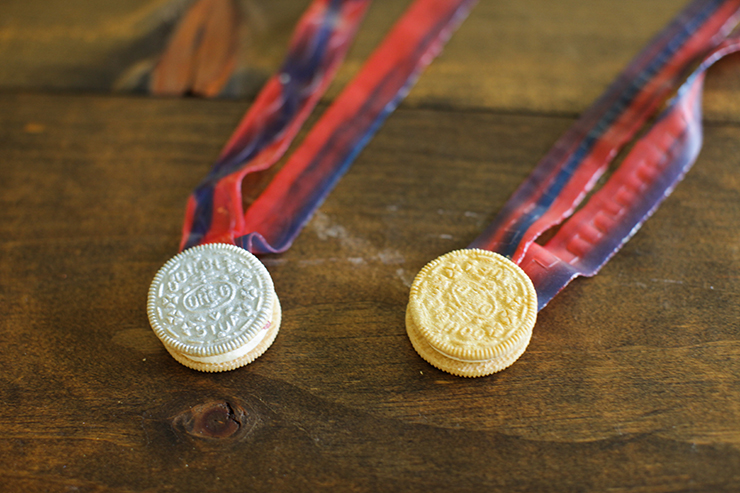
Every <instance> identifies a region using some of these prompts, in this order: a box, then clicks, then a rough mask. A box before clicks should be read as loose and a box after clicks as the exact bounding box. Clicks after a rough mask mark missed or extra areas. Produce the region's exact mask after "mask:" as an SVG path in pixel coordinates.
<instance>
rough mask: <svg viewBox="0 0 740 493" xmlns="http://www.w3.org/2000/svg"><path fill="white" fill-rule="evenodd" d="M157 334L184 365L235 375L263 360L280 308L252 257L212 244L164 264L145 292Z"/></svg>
mask: <svg viewBox="0 0 740 493" xmlns="http://www.w3.org/2000/svg"><path fill="white" fill-rule="evenodd" d="M147 311H148V314H149V322H150V324H151V326H152V329H153V330H154V332H155V334H156V335H157V337H159V339H160V340H161V341H162V343H163V344H164V346H165V348H166V349H167V351H168V352H169V353H170V354H171V355H172V356H173V357H174V358H175V359H176V360H177V361H179V362H180V363H182V364H183V365H185V366H187V367H189V368H193V369H195V370H200V371H208V372H218V371H226V370H233V369H235V368H239V367H240V366H244V365H246V364H248V363H251V362H252V361H254V360H255V359H256V358H257V357H259V356H260V355H262V353H264V352H265V351H266V350H267V348H269V347H270V345H271V344H272V342H273V341H274V340H275V337H276V336H277V333H278V330H279V328H280V318H281V311H280V303H279V301H278V298H277V295H276V294H275V289H274V287H273V283H272V279H271V278H270V274H269V273H268V272H267V269H265V267H264V265H262V263H261V262H260V261H259V260H257V258H256V257H255V256H254V255H252V254H251V253H249V252H247V251H246V250H243V249H241V248H238V247H236V246H234V245H227V244H221V243H211V244H207V245H202V246H198V247H194V248H190V249H188V250H185V251H184V252H182V253H180V254H179V255H177V256H175V257H174V258H172V259H171V260H170V261H169V262H167V263H166V264H165V265H164V266H163V267H162V268H161V269H160V270H159V272H158V273H157V275H156V276H155V277H154V280H153V281H152V285H151V287H150V289H149V298H148V305H147Z"/></svg>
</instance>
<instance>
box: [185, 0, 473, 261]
mask: <svg viewBox="0 0 740 493" xmlns="http://www.w3.org/2000/svg"><path fill="white" fill-rule="evenodd" d="M368 3H369V2H368V1H361V0H344V1H338V0H335V1H332V2H331V3H328V4H327V2H325V1H319V2H316V3H315V4H314V6H312V8H311V9H310V10H309V12H308V13H307V14H306V15H305V16H304V18H303V19H302V20H301V23H300V24H299V27H298V30H297V34H296V36H295V38H294V42H293V43H292V45H291V52H290V55H289V56H288V59H287V61H286V62H285V64H284V65H283V69H282V70H281V72H280V73H279V74H278V75H276V76H275V77H273V78H272V79H271V80H270V81H269V82H268V84H267V86H266V87H265V89H263V91H262V92H261V93H260V95H259V97H258V98H257V100H256V101H255V104H254V105H253V106H252V108H251V109H250V111H249V113H247V115H246V117H245V118H244V121H243V122H242V124H241V125H240V126H239V128H238V129H237V131H236V133H235V134H234V136H233V137H232V138H231V140H230V141H229V143H228V144H227V146H226V148H225V149H224V151H223V152H222V154H221V157H220V158H219V160H218V162H217V163H216V164H215V165H214V167H213V169H212V170H211V172H210V173H209V174H208V176H207V177H206V178H205V179H204V180H203V182H202V183H201V184H200V185H199V186H198V188H197V189H196V190H195V191H194V192H193V194H192V195H191V197H190V200H189V202H188V207H187V212H186V219H185V226H184V228H183V240H182V243H181V248H183V249H184V248H189V247H191V246H194V245H197V244H203V243H212V242H224V243H234V244H236V245H237V246H240V247H242V248H245V249H246V250H248V251H250V252H252V253H258V254H259V253H276V252H282V251H284V250H286V249H287V248H288V247H289V246H290V245H291V244H292V242H293V240H294V239H295V238H296V236H297V235H298V233H299V232H300V230H301V229H302V228H303V226H304V225H305V224H306V223H307V222H308V220H309V219H310V217H311V215H312V214H313V212H314V211H315V210H316V209H317V208H318V207H319V206H320V205H321V203H322V202H323V200H324V199H325V198H326V196H327V195H328V194H329V192H330V191H331V189H332V188H333V187H334V186H335V185H336V183H337V182H338V180H339V178H340V177H341V176H342V175H343V174H344V173H345V172H346V171H347V169H348V168H349V166H350V164H351V163H352V161H353V160H354V158H355V156H356V155H357V154H358V153H359V152H360V150H361V149H362V148H363V147H364V146H365V144H366V143H367V142H368V141H369V140H370V138H371V137H372V136H373V134H374V133H375V131H376V130H377V129H378V128H379V126H380V125H381V124H382V122H383V121H384V120H385V118H386V117H387V116H388V115H389V114H390V113H391V112H392V111H393V110H394V109H395V108H396V107H397V106H398V104H399V103H400V102H401V100H402V99H403V98H404V97H405V96H406V94H407V93H408V91H409V90H410V88H411V86H412V85H413V84H414V82H415V81H416V79H417V78H418V76H419V75H420V73H421V71H422V70H423V69H424V68H425V67H426V66H427V65H428V64H429V63H431V61H432V60H433V59H434V57H435V56H436V55H437V54H438V53H439V52H440V51H441V49H442V46H443V45H444V43H445V42H446V41H447V39H449V37H450V36H451V34H452V32H453V30H454V28H455V27H456V26H457V25H459V23H460V22H462V20H463V19H464V18H465V16H466V15H467V13H468V12H469V10H470V8H471V7H472V6H473V4H474V3H475V1H474V0H416V1H415V2H414V3H413V4H412V5H411V7H409V9H408V10H407V11H406V12H405V13H404V15H403V17H402V18H401V19H400V20H399V21H398V22H397V23H396V24H395V26H394V27H393V29H392V31H391V32H390V33H389V34H388V35H387V36H386V38H385V39H384V40H383V42H382V43H381V45H380V46H379V47H378V48H376V49H375V51H374V52H373V54H372V55H371V56H370V58H369V59H368V61H367V62H366V63H365V64H364V65H363V67H362V68H361V70H360V72H359V73H358V75H357V76H356V77H354V79H353V80H352V81H351V82H350V83H349V84H348V86H347V87H346V88H345V89H344V90H343V91H342V93H341V94H340V95H339V97H338V98H337V99H336V101H334V103H333V104H332V105H331V106H330V107H329V108H328V109H327V111H326V112H325V114H324V115H323V116H322V117H321V118H320V119H319V121H318V122H317V123H316V124H315V125H314V127H313V128H312V130H311V131H310V133H309V134H308V135H307V137H306V139H305V140H304V142H303V143H302V144H301V145H300V146H299V147H298V148H297V149H296V151H295V152H294V153H293V154H292V156H291V157H290V158H289V159H288V161H287V162H286V164H285V165H284V166H283V168H282V169H281V170H280V172H279V173H278V174H277V175H276V176H275V177H274V178H273V180H272V181H271V182H270V184H269V185H268V187H267V188H266V189H265V191H264V192H262V193H261V194H260V196H259V197H258V198H257V199H256V200H255V201H254V202H253V203H252V204H251V205H250V206H249V207H248V208H247V210H246V212H244V210H243V205H242V189H241V186H242V180H243V179H244V177H245V176H246V175H247V174H248V173H253V172H256V171H261V170H264V169H266V168H268V167H270V166H272V165H273V164H274V163H275V162H276V161H277V160H278V159H280V157H281V156H282V155H283V154H284V152H285V151H286V149H287V147H288V145H289V144H290V142H291V141H292V139H293V137H294V136H295V135H296V133H297V132H298V130H299V128H300V126H301V125H302V123H303V122H304V121H305V118H306V117H307V115H308V113H309V112H310V111H311V109H312V108H313V106H314V105H315V104H316V102H317V101H318V99H319V97H320V95H321V94H322V93H323V90H324V89H325V88H326V86H327V85H328V82H329V80H330V78H331V77H332V76H333V74H334V72H335V71H336V67H337V64H338V63H339V61H340V60H341V58H342V57H343V56H344V54H345V53H346V50H347V46H348V44H349V41H350V40H351V36H352V35H353V34H354V32H355V31H356V28H357V23H358V22H359V19H360V17H361V16H362V13H363V12H364V11H365V9H366V7H367V4H368ZM317 26H319V27H317Z"/></svg>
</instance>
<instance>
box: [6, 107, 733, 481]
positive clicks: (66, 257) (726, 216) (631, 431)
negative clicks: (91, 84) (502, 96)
mask: <svg viewBox="0 0 740 493" xmlns="http://www.w3.org/2000/svg"><path fill="white" fill-rule="evenodd" d="M244 107H245V105H244V104H234V103H227V102H217V101H216V102H207V101H197V100H163V101H151V100H145V99H130V98H110V97H81V96H42V95H4V96H0V115H2V116H0V128H2V129H3V134H2V142H3V145H2V146H1V147H0V163H3V164H2V166H1V167H0V170H2V180H1V181H0V183H2V193H0V200H1V201H2V203H1V204H0V205H1V207H0V211H1V212H0V234H1V237H2V238H3V241H2V243H0V251H1V252H2V253H1V254H0V290H1V291H0V293H2V298H3V303H2V312H3V316H2V318H0V320H1V322H0V323H1V324H2V325H1V327H2V329H1V330H0V338H1V339H0V343H1V344H2V347H3V348H4V351H3V352H2V353H1V354H0V363H1V364H2V368H3V373H2V378H1V380H0V401H1V402H2V403H3V406H2V407H1V408H0V434H1V435H0V459H2V460H0V477H2V480H3V482H4V484H5V485H6V487H7V488H8V491H27V490H41V489H46V490H49V491H66V490H67V489H68V488H73V487H74V488H79V489H80V490H83V491H147V490H151V491H154V490H170V489H171V490H174V491H212V490H217V489H218V490H222V489H227V490H228V489H236V490H240V489H243V488H245V487H249V488H251V487H254V488H255V489H264V490H289V491H293V490H295V491H298V490H301V491H305V490H306V489H310V490H343V491H347V490H357V491H376V490H389V489H404V490H409V491H421V490H425V491H442V490H445V489H453V490H456V491H473V490H480V489H488V490H501V491H504V490H505V491H532V490H554V491H573V490H574V489H575V490H582V491H586V490H590V491H603V490H606V489H608V488H614V489H621V490H625V491H677V490H682V489H684V488H685V487H687V486H688V485H690V486H691V488H693V489H694V490H695V491H732V490H734V489H736V488H737V486H738V484H739V483H740V477H739V476H738V471H740V427H739V426H738V422H740V419H739V418H740V404H739V403H740V372H738V368H740V366H739V365H738V360H739V359H740V337H739V336H738V333H737V321H738V315H739V314H740V308H739V307H740V304H739V303H738V297H739V295H740V293H738V277H739V274H740V256H738V250H737V245H738V239H739V238H738V232H737V228H736V224H737V222H738V219H740V207H739V206H738V204H740V200H738V199H739V198H740V197H738V195H739V193H740V192H739V190H740V187H739V186H738V180H737V164H738V162H737V161H738V157H737V156H740V149H739V148H738V147H740V144H738V142H740V129H738V128H737V127H735V126H733V125H718V124H717V125H710V126H709V127H708V128H707V132H706V133H707V135H706V139H707V142H706V146H705V151H704V152H703V154H702V155H701V157H700V159H699V162H698V163H697V165H696V168H695V169H694V170H693V171H692V172H691V173H690V174H689V176H688V178H687V179H686V180H685V182H684V183H682V184H681V186H680V187H679V188H678V189H677V190H676V192H675V194H674V195H673V196H672V197H671V198H670V199H669V200H668V201H667V202H666V203H665V204H664V206H663V207H662V208H661V209H660V210H659V211H658V213H657V214H656V215H655V217H653V218H652V219H651V220H650V221H648V223H646V225H645V227H644V228H643V229H642V230H641V231H640V233H638V235H637V236H636V237H635V238H634V239H633V240H632V241H631V242H630V243H629V244H628V245H627V246H626V247H625V248H624V249H623V251H622V252H621V253H620V254H619V255H617V256H616V257H615V258H614V259H613V260H612V261H611V262H610V263H609V264H608V265H607V267H606V268H605V269H604V270H603V272H602V273H601V274H599V276H597V277H595V278H593V279H589V280H579V281H576V282H574V283H573V284H572V285H571V286H570V287H569V288H568V289H567V290H566V291H565V292H563V293H562V294H561V295H560V296H558V297H557V298H556V299H555V300H554V301H553V302H552V303H551V304H550V306H548V307H547V308H546V309H545V310H544V311H543V312H542V313H541V314H540V319H539V321H538V324H537V327H536V328H535V334H534V338H533V340H532V343H531V345H530V348H529V349H528V351H527V352H526V353H525V355H524V356H523V357H522V359H521V360H520V361H519V362H518V363H516V364H515V365H514V366H513V367H512V368H510V369H509V370H506V371H505V372H503V373H500V374H497V375H494V376H492V377H490V378H484V379H477V380H465V379H459V378H456V377H453V376H451V375H447V374H444V373H441V372H439V371H437V370H435V369H434V368H432V367H430V366H429V365H427V364H426V363H424V362H423V361H422V360H421V359H420V358H419V357H418V356H417V355H416V354H415V353H414V351H413V349H412V348H411V345H410V344H409V342H408V340H407V338H406V335H405V331H404V325H403V314H404V308H405V303H406V301H407V296H408V285H409V282H410V280H411V279H412V277H413V275H414V274H415V273H416V271H417V270H418V269H419V268H421V267H422V266H423V265H424V263H426V262H427V261H428V260H429V259H431V258H434V257H435V256H437V255H439V254H441V253H444V252H446V251H449V250H451V249H454V248H461V247H463V246H465V245H466V244H467V243H468V242H470V241H471V240H472V239H473V238H474V236H475V235H476V234H477V232H478V231H480V229H481V227H482V226H483V225H484V224H485V223H486V222H487V221H488V220H490V218H491V217H492V215H493V214H494V212H495V211H496V210H497V209H498V208H499V207H500V206H501V205H502V204H503V202H504V201H505V200H506V198H507V196H508V195H509V194H510V193H511V192H512V191H513V189H514V188H515V187H516V185H517V184H518V183H519V181H520V180H521V179H522V178H523V177H524V176H525V175H526V174H527V172H528V170H529V169H530V168H531V167H532V166H533V163H535V162H536V160H537V158H538V157H539V156H541V155H542V154H543V153H544V152H545V151H546V149H547V147H548V146H549V145H550V144H551V143H552V142H553V141H554V140H555V139H556V138H557V136H558V135H560V133H561V132H562V131H563V130H564V129H565V128H566V127H567V126H568V125H569V124H570V123H571V122H572V119H570V118H567V117H561V116H531V115H530V116H527V115H512V114H498V113H490V112H471V111H447V112H441V111H440V110H425V109H413V108H407V109H402V110H400V111H399V112H398V113H396V114H394V115H393V116H392V117H391V118H390V119H389V121H388V123H387V124H386V125H385V126H384V127H383V128H382V129H381V131H380V132H379V134H378V136H377V137H376V139H375V140H374V141H373V142H372V143H371V144H370V145H369V147H368V148H367V149H366V151H365V152H363V153H362V154H361V155H360V157H359V158H358V161H357V162H356V164H355V166H354V167H353V168H352V170H351V171H350V172H349V173H348V175H347V176H346V177H345V178H344V179H343V181H342V182H341V183H340V185H339V186H338V187H337V189H336V190H335V192H334V193H333V194H332V195H331V196H330V197H329V199H328V200H327V201H326V203H325V204H324V206H322V208H321V210H320V212H319V213H318V214H317V215H316V216H315V217H314V218H313V220H312V221H311V223H310V224H309V225H308V227H307V228H306V230H304V232H303V234H302V235H301V236H300V237H299V239H298V241H297V242H296V244H295V245H294V247H293V248H292V249H291V250H290V251H288V252H287V253H285V254H283V255H278V256H268V257H265V258H264V261H265V263H266V265H267V266H268V269H269V270H270V272H271V274H272V275H273V277H274V279H275V285H276V289H277V291H278V292H279V296H280V298H281V300H283V313H284V324H283V327H282V330H281V333H280V335H279V336H278V339H277V341H276V343H275V344H274V346H273V347H272V348H271V349H270V350H269V351H268V352H267V353H266V354H265V355H263V356H262V357H261V358H260V359H259V360H258V361H256V362H255V363H253V364H251V365H249V366H248V367H245V368H243V369H241V370H238V371H234V372H228V373H224V374H216V375H211V374H201V373H198V372H194V371H191V370H188V369H187V368H184V367H182V366H180V365H179V364H177V363H176V362H175V361H174V360H172V358H171V357H169V356H168V355H167V353H166V352H165V350H164V349H163V348H162V347H161V345H160V344H159V342H158V341H157V340H156V338H155V337H154V335H153V334H152V333H151V331H150V329H149V328H148V323H147V320H146V313H145V307H144V300H145V298H146V291H147V288H148V284H149V282H150V280H151V278H152V276H153V275H154V273H155V272H156V270H157V269H158V268H159V266H160V265H161V264H162V263H164V261H166V260H167V259H168V258H169V257H170V256H171V255H172V254H174V253H175V251H176V248H177V243H178V240H179V227H180V221H181V217H182V207H183V203H184V199H185V197H186V196H187V194H188V191H189V188H190V187H191V186H192V185H193V184H194V183H196V182H197V181H198V179H199V177H200V176H201V175H202V173H203V172H204V170H205V169H206V168H207V167H208V163H209V162H210V161H212V160H213V159H214V157H215V156H216V154H217V152H218V150H219V147H220V145H221V143H222V140H223V138H224V135H227V134H228V131H229V129H230V128H231V127H232V126H233V125H234V124H235V123H236V121H237V120H238V118H239V116H240V114H241V112H242V111H243V110H244ZM214 413H215V414H214ZM198 423H199V424H198ZM209 426H210V428H209ZM235 427H237V428H238V429H237V430H235V429H234V428H235ZM204 430H205V431H204ZM209 430H210V431H209ZM214 430H215V431H214ZM211 432H213V433H211ZM214 434H215V435H219V434H220V435H223V436H224V437H223V438H213V437H212V436H211V435H214Z"/></svg>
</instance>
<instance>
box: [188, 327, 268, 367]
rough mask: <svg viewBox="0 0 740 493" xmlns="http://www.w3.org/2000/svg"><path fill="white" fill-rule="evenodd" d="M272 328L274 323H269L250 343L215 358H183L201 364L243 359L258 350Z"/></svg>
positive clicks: (190, 356) (189, 355)
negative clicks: (253, 350) (252, 351)
mask: <svg viewBox="0 0 740 493" xmlns="http://www.w3.org/2000/svg"><path fill="white" fill-rule="evenodd" d="M271 326H272V322H270V323H268V324H267V325H265V328H264V329H262V330H260V331H259V332H258V333H257V334H256V335H255V336H254V337H253V338H252V339H251V340H250V341H249V342H248V343H246V344H244V345H243V346H241V347H238V348H236V349H234V350H233V351H229V352H228V353H223V354H217V355H215V356H193V355H191V354H183V356H185V357H186V358H188V359H191V360H193V361H197V362H199V363H224V362H227V361H233V360H235V359H237V358H241V357H242V356H244V355H245V354H247V353H248V352H249V351H251V350H252V349H254V348H256V347H257V346H258V345H259V343H260V342H262V341H263V340H264V339H265V336H267V332H268V331H269V329H270V327H271Z"/></svg>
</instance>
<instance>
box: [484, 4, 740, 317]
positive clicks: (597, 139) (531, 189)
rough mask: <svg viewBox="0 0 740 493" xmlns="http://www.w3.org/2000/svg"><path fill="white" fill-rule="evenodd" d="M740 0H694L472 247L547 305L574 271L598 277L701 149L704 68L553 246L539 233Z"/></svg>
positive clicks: (583, 188)
mask: <svg viewBox="0 0 740 493" xmlns="http://www.w3.org/2000/svg"><path fill="white" fill-rule="evenodd" d="M739 8H740V1H737V0H732V1H706V0H699V1H694V2H693V3H691V4H690V5H689V6H688V7H687V8H686V9H685V10H684V11H683V12H681V13H680V14H679V16H678V17H677V18H676V19H675V20H674V21H673V22H672V23H670V24H669V25H668V27H666V28H665V29H664V30H663V31H662V32H661V33H660V34H658V36H657V37H656V38H655V39H654V40H653V41H652V42H651V43H650V44H649V45H648V47H647V48H646V49H644V50H643V51H642V52H641V53H640V54H639V55H638V56H637V57H636V58H635V60H634V61H633V62H632V63H631V64H630V65H629V66H628V67H627V68H626V69H625V70H624V71H623V72H622V74H620V76H619V77H618V78H617V79H616V81H615V82H614V83H613V84H612V85H611V86H610V87H609V88H608V89H607V91H606V92H605V93H604V95H603V96H601V97H600V98H599V99H598V100H597V101H596V102H595V103H594V104H593V106H592V107H591V108H589V110H587V111H586V112H585V113H584V115H583V116H582V117H581V118H580V119H579V120H578V121H577V122H576V123H575V124H574V126H573V127H572V128H571V129H570V130H569V131H568V132H567V133H566V134H565V135H564V136H563V137H562V138H561V139H560V140H559V141H558V142H557V143H556V144H555V146H554V147H553V148H552V150H551V151H550V152H549V153H548V154H547V155H546V156H545V157H544V158H543V159H542V161H540V163H539V164H538V165H537V167H536V168H535V170H534V171H533V173H532V174H531V175H530V177H529V178H528V179H527V180H526V181H525V182H524V184H523V185H522V186H521V187H520V188H519V189H518V190H517V191H516V192H515V194H514V195H513V196H512V198H511V199H510V200H509V201H508V202H507V204H506V205H505V206H504V208H503V210H502V212H501V213H500V214H499V215H498V217H497V218H496V219H495V220H494V222H493V223H492V224H491V225H490V226H489V227H488V228H487V230H486V231H485V232H484V233H483V234H481V236H479V237H478V238H477V239H476V240H475V241H474V242H473V243H472V244H471V245H470V248H484V249H489V250H493V251H497V252H498V253H501V254H502V255H506V256H508V257H510V258H511V259H512V260H513V261H514V262H516V263H517V264H519V265H520V266H521V267H522V268H523V269H524V271H525V272H526V273H527V274H528V275H529V276H530V278H532V280H533V283H534V285H535V289H536V290H537V295H538V301H539V307H540V309H541V308H543V307H544V306H545V305H546V304H547V303H548V302H549V301H550V300H551V299H552V298H553V297H554V296H555V295H556V294H557V293H558V292H559V291H560V290H561V289H562V288H563V287H565V285H566V284H567V283H568V282H570V280H571V279H573V278H575V277H577V276H579V275H582V276H592V275H594V274H596V272H598V270H599V268H600V267H601V266H602V265H603V264H604V263H605V262H606V261H607V260H608V259H609V258H610V257H611V256H612V255H613V254H614V253H615V252H616V251H617V250H618V249H619V248H620V247H621V245H622V244H624V242H626V241H627V240H628V239H629V238H630V237H631V236H632V235H633V234H634V233H635V231H636V230H637V229H638V228H639V227H640V225H641V224H642V223H643V222H644V221H645V220H646V219H647V217H649V215H650V214H651V213H652V211H653V210H654V209H655V208H656V207H657V205H658V204H659V203H660V202H661V201H662V200H663V198H665V197H666V196H667V195H668V194H669V193H670V191H671V190H672V189H673V187H674V186H675V185H676V183H677V182H678V181H679V180H680V179H681V178H682V177H683V175H684V174H685V173H686V171H687V170H688V168H690V166H691V165H692V164H693V162H694V161H695V159H696V156H697V155H698V152H699V149H700V148H701V135H702V133H701V104H700V103H701V90H702V82H703V73H704V70H706V68H707V67H708V66H709V65H711V63H713V61H714V60H715V59H716V57H717V56H718V53H724V52H726V51H727V50H728V49H731V48H729V47H728V46H733V42H730V41H727V42H726V43H724V44H722V45H721V46H723V48H722V49H720V51H714V52H712V54H711V55H709V57H708V58H707V59H706V60H705V61H704V63H702V64H701V65H700V67H699V69H697V71H696V72H695V73H694V74H693V75H692V76H691V77H690V78H689V80H688V81H687V82H686V83H685V84H684V85H683V86H682V87H681V88H680V90H679V92H678V95H677V97H676V98H674V99H673V100H672V102H671V104H670V105H669V106H668V108H667V109H666V110H664V111H663V112H662V113H661V115H660V116H659V117H658V119H657V121H656V123H655V124H654V125H653V126H652V127H651V129H650V130H649V132H648V133H647V134H646V135H645V136H643V137H642V138H641V139H640V140H639V141H638V142H637V144H636V145H635V147H634V148H633V150H632V151H631V152H630V154H628V156H627V157H626V159H625V160H624V162H623V163H622V165H621V166H620V168H619V169H618V170H617V171H616V172H615V173H614V175H613V176H612V177H611V178H610V179H609V181H608V182H607V183H606V184H605V185H604V187H602V189H601V190H599V191H598V192H597V193H596V194H594V196H593V197H592V198H591V199H590V200H589V202H588V203H587V205H586V206H585V207H584V208H583V209H581V210H580V211H579V212H578V213H577V214H575V215H574V216H573V217H572V218H571V219H570V220H568V222H566V223H565V224H564V225H563V226H562V227H561V228H560V230H559V231H558V233H557V234H556V235H555V236H554V237H553V238H552V240H550V241H549V242H548V243H547V244H546V245H545V246H544V247H543V246H540V245H538V244H537V243H535V240H536V239H537V237H539V236H540V235H541V234H542V233H543V232H545V231H546V230H548V229H549V228H551V227H553V226H556V225H558V224H560V223H561V222H562V221H563V220H564V219H565V218H567V217H569V216H570V215H571V214H573V211H574V210H575V208H576V207H577V206H578V205H579V204H580V203H581V201H582V200H583V199H584V198H585V196H586V195H587V194H588V192H590V191H591V189H592V188H593V187H594V185H595V183H596V181H597V180H598V178H600V177H601V176H602V174H603V173H604V172H605V171H606V170H607V168H608V166H609V163H610V162H611V161H612V159H613V158H614V156H616V154H617V152H618V151H619V150H620V149H621V148H622V147H623V146H624V145H625V144H627V143H628V142H629V141H630V140H631V139H632V138H633V137H634V135H635V134H636V132H637V131H638V130H640V128H642V127H643V126H644V124H645V122H646V121H647V119H648V118H650V117H652V116H653V115H654V114H655V113H656V112H657V110H658V108H659V106H660V105H661V104H662V103H663V101H664V100H665V99H666V97H667V96H668V94H670V93H671V92H672V91H674V90H675V88H676V86H678V84H679V81H680V79H681V78H682V77H684V76H685V74H686V72H687V67H689V66H691V64H692V63H696V60H697V58H699V57H701V56H704V55H706V53H707V51H708V50H711V49H712V48H714V47H716V46H717V45H718V44H719V43H722V40H723V39H725V38H726V37H727V35H728V34H729V32H730V31H731V29H732V28H733V27H734V26H735V25H736V24H737V21H738V15H739V13H738V9H739Z"/></svg>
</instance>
